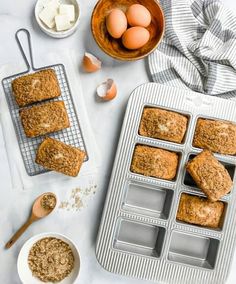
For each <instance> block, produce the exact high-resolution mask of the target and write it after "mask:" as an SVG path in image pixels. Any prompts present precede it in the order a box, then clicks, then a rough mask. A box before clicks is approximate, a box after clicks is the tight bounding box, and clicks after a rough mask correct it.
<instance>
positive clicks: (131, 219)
mask: <svg viewBox="0 0 236 284" xmlns="http://www.w3.org/2000/svg"><path fill="white" fill-rule="evenodd" d="M146 106H152V107H157V108H161V109H166V110H171V111H174V112H178V113H181V114H184V115H185V116H186V117H187V118H188V128H187V132H186V135H185V139H184V141H183V143H182V144H177V143H171V142H166V141H163V140H158V139H152V138H147V137H143V136H140V135H139V134H138V129H139V125H140V119H141V116H142V113H143V109H144V107H146ZM235 108H236V103H235V102H233V101H227V100H224V99H219V98H215V97H209V96H204V95H202V94H199V93H194V92H190V91H183V90H180V89H175V88H172V87H167V86H163V85H159V84H156V83H148V84H144V85H142V86H140V87H138V88H137V89H135V90H134V92H133V93H132V95H131V97H130V99H129V103H128V106H127V111H126V115H125V119H124V123H123V128H122V132H121V136H120V141H119V145H118V150H117V155H116V159H115V162H114V167H113V172H112V176H111V180H110V184H109V189H108V193H107V198H106V203H105V208H104V212H103V217H102V221H101V225H100V229H99V234H98V239H97V246H96V255H97V259H98V261H99V263H100V264H101V265H102V266H103V267H104V268H105V269H106V270H108V271H110V272H114V273H118V274H122V275H126V276H132V277H136V278H140V279H146V280H153V281H155V282H158V283H181V284H183V283H190V282H191V284H192V283H198V284H199V283H214V284H217V283H224V282H225V280H226V278H227V275H228V273H229V267H230V263H231V261H232V256H233V251H234V249H233V248H234V247H235V240H236V238H235V237H236V226H235V225H233V224H236V214H235V209H236V191H235V190H236V189H235V165H236V157H235V156H225V155H220V154H215V156H216V158H217V159H218V160H219V161H220V162H221V163H223V164H224V165H225V167H226V169H227V170H228V172H229V173H230V175H231V177H232V179H233V181H234V186H233V189H232V191H231V193H229V194H227V195H226V196H224V197H223V198H222V201H223V202H224V203H225V210H224V211H225V212H224V214H223V219H222V226H221V227H220V228H219V229H212V228H207V227H201V226H196V225H191V224H187V223H184V222H179V221H177V220H176V213H177V209H178V205H179V199H180V196H181V194H182V193H189V194H192V195H196V196H202V197H204V194H203V193H202V191H201V190H199V189H198V188H197V186H196V185H195V183H194V182H193V180H192V179H191V177H190V176H189V175H188V174H187V173H186V170H185V165H186V163H187V162H188V160H189V159H192V158H193V157H194V156H195V155H197V154H198V153H199V152H201V151H202V150H201V149H197V148H194V147H193V146H192V140H193V135H194V131H195V126H196V122H197V119H198V118H200V117H202V118H209V119H215V120H227V121H232V122H236V113H235ZM137 144H142V145H150V146H153V147H158V148H162V149H167V150H169V151H174V152H176V153H178V155H179V165H178V171H177V175H176V178H175V179H174V180H173V181H166V180H162V179H157V178H152V177H145V176H142V175H139V174H135V173H133V172H131V171H130V165H131V161H132V157H133V152H134V148H135V145H137Z"/></svg>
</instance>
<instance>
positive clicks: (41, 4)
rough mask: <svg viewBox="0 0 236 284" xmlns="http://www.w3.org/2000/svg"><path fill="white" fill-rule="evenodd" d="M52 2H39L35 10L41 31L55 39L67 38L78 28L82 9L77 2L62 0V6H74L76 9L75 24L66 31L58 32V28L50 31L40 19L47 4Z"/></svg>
mask: <svg viewBox="0 0 236 284" xmlns="http://www.w3.org/2000/svg"><path fill="white" fill-rule="evenodd" d="M49 1H50V0H38V1H37V3H36V5H35V9H34V15H35V19H36V21H37V23H38V25H39V27H40V29H41V30H42V31H43V32H44V33H45V34H47V35H49V36H51V37H54V38H65V37H68V36H70V35H72V34H73V33H74V32H75V31H76V30H77V28H78V25H79V18H80V7H79V3H78V1H77V0H61V1H60V2H61V3H62V4H73V5H74V7H75V22H74V23H73V26H72V27H71V28H70V29H68V30H66V31H60V32H58V31H57V30H56V28H53V29H50V28H49V27H47V26H46V25H45V24H44V23H43V22H42V21H41V20H40V18H39V14H40V12H41V11H42V10H43V7H44V5H45V3H47V2H49Z"/></svg>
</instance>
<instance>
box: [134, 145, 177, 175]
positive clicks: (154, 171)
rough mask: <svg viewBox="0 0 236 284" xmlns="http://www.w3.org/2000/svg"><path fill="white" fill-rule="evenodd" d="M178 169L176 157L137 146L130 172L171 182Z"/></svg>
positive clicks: (161, 150) (167, 152)
mask: <svg viewBox="0 0 236 284" xmlns="http://www.w3.org/2000/svg"><path fill="white" fill-rule="evenodd" d="M177 168H178V155H177V154H176V153H174V152H169V151H166V150H163V149H158V148H154V147H149V146H143V145H137V146H136V147H135V150H134V155H133V160H132V163H131V171H132V172H134V173H138V174H141V175H145V176H150V177H157V178H162V179H167V180H172V179H174V178H175V176H176V172H177Z"/></svg>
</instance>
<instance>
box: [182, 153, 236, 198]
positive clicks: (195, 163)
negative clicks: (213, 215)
mask: <svg viewBox="0 0 236 284" xmlns="http://www.w3.org/2000/svg"><path fill="white" fill-rule="evenodd" d="M186 169H187V171H188V172H189V174H190V175H191V176H192V178H193V179H194V181H195V182H196V184H197V185H198V187H199V188H200V189H201V190H202V191H203V192H204V193H205V194H206V196H207V197H208V198H209V200H211V201H217V200H219V199H220V198H221V197H222V196H224V195H225V194H227V193H229V192H230V190H231V188H232V185H233V182H232V180H231V177H230V175H229V173H228V171H227V170H226V169H225V167H224V166H223V165H222V164H221V163H220V162H219V161H218V160H217V159H216V158H215V157H214V156H213V155H212V153H211V152H210V151H209V150H203V151H202V152H201V153H200V154H199V155H197V156H196V157H195V158H194V159H193V160H191V161H189V162H188V164H187V166H186Z"/></svg>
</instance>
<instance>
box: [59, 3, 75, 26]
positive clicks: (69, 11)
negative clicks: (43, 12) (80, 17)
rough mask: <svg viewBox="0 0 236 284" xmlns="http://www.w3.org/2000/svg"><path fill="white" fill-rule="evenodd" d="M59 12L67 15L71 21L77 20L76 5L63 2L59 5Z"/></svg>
mask: <svg viewBox="0 0 236 284" xmlns="http://www.w3.org/2000/svg"><path fill="white" fill-rule="evenodd" d="M59 14H60V15H67V16H68V17H69V19H70V21H71V22H74V20H75V7H74V5H68V4H61V5H60V6H59Z"/></svg>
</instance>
